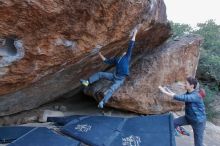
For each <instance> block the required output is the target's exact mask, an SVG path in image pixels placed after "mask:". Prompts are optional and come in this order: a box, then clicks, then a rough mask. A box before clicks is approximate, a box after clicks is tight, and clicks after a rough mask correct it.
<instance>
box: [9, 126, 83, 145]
mask: <svg viewBox="0 0 220 146" xmlns="http://www.w3.org/2000/svg"><path fill="white" fill-rule="evenodd" d="M79 144H80V142H79V141H76V140H74V139H71V138H69V137H66V136H62V135H59V134H57V133H55V132H53V131H52V130H49V129H47V128H45V127H38V128H34V129H32V130H31V131H30V132H28V133H27V134H25V135H23V136H21V137H20V138H18V139H17V140H15V141H13V142H12V143H11V144H9V145H8V146H78V145H79Z"/></svg>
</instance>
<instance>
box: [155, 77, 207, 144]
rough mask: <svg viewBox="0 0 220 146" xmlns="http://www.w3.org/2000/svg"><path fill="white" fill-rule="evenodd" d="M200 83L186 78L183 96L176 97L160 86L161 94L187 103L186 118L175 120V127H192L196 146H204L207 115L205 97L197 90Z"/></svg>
mask: <svg viewBox="0 0 220 146" xmlns="http://www.w3.org/2000/svg"><path fill="white" fill-rule="evenodd" d="M197 83H198V81H197V80H196V79H195V78H193V77H188V78H186V82H185V86H184V87H185V89H186V90H187V92H186V93H185V94H183V95H176V94H175V93H174V92H172V91H170V90H168V89H166V88H164V87H161V86H159V89H160V91H161V92H163V93H165V94H166V95H168V96H170V97H172V98H173V99H175V100H178V101H183V102H185V116H182V117H179V118H176V119H174V127H175V128H176V127H178V126H183V125H191V126H192V129H193V133H194V144H195V146H203V134H204V130H205V125H206V113H205V105H204V102H203V97H202V96H201V94H199V91H198V90H197V89H196V86H197Z"/></svg>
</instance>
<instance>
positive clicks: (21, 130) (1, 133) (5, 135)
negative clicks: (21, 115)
mask: <svg viewBox="0 0 220 146" xmlns="http://www.w3.org/2000/svg"><path fill="white" fill-rule="evenodd" d="M32 129H34V127H25V126H11V127H7V126H6V127H0V143H10V142H12V141H13V140H15V139H17V138H19V137H20V136H22V135H24V134H25V133H27V132H29V131H31V130H32Z"/></svg>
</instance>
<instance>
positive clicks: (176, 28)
mask: <svg viewBox="0 0 220 146" xmlns="http://www.w3.org/2000/svg"><path fill="white" fill-rule="evenodd" d="M170 25H171V28H172V33H173V35H172V37H174V38H175V37H179V36H182V35H184V34H190V33H192V31H193V29H192V27H191V26H190V25H189V24H180V23H174V22H172V21H170Z"/></svg>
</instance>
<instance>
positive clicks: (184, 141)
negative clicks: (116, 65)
mask: <svg viewBox="0 0 220 146" xmlns="http://www.w3.org/2000/svg"><path fill="white" fill-rule="evenodd" d="M68 96H70V95H66V97H68ZM43 113H44V114H43ZM72 114H77V115H107V116H120V117H132V116H137V115H136V114H134V113H131V112H125V111H119V110H116V109H112V108H104V109H103V110H101V109H98V108H97V102H96V101H95V100H93V99H91V98H90V97H87V96H84V95H82V94H81V95H78V97H77V98H67V99H66V98H65V99H64V98H63V100H58V101H56V102H54V103H50V104H48V105H44V106H42V107H40V108H39V109H35V110H32V111H27V112H24V113H20V114H18V115H14V116H10V117H7V118H5V119H3V118H1V119H0V122H1V123H0V125H2V124H4V123H3V121H5V122H6V121H7V120H8V119H10V120H11V124H16V123H17V124H24V122H29V123H28V125H32V126H49V127H50V126H51V124H50V123H40V122H39V121H44V120H45V119H46V116H47V115H52V116H53V115H56V116H63V115H72ZM182 114H183V113H175V114H174V116H180V115H182ZM18 117H19V118H18ZM17 119H21V120H17ZM26 125H27V124H26ZM185 128H186V129H187V130H188V131H189V132H190V133H191V136H189V137H188V136H179V137H176V143H177V146H193V134H192V128H191V127H190V126H186V127H185ZM219 137H220V127H219V126H215V125H214V124H212V123H211V122H207V125H206V131H205V140H204V141H205V146H219V145H220V139H219ZM0 146H4V145H0Z"/></svg>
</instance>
